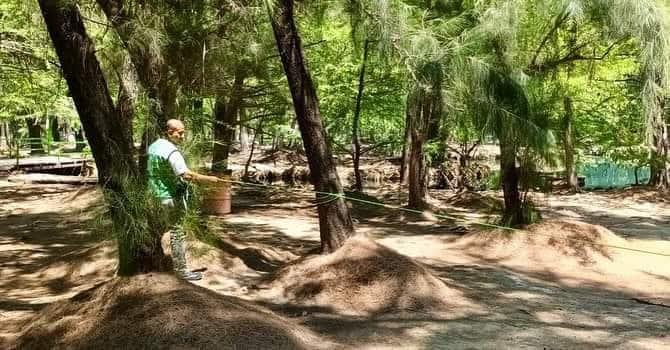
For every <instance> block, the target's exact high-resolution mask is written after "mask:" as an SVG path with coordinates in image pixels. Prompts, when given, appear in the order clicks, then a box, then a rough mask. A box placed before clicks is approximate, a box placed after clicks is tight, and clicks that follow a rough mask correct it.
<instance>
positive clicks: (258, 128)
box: [242, 118, 263, 180]
mask: <svg viewBox="0 0 670 350" xmlns="http://www.w3.org/2000/svg"><path fill="white" fill-rule="evenodd" d="M258 135H263V118H261V119H260V120H258V125H257V126H256V132H254V138H253V139H252V140H251V150H250V151H249V157H248V158H247V162H246V163H244V173H243V174H242V178H243V179H245V180H246V179H247V178H248V177H249V166H251V161H252V160H253V159H254V151H255V150H256V138H257V137H258Z"/></svg>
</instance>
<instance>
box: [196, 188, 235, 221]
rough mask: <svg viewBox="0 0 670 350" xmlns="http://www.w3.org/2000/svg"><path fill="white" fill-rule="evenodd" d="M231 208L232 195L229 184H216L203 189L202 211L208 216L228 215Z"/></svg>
mask: <svg viewBox="0 0 670 350" xmlns="http://www.w3.org/2000/svg"><path fill="white" fill-rule="evenodd" d="M231 207H232V195H231V193H230V184H228V183H223V184H216V185H210V186H207V187H206V188H205V193H204V198H203V203H202V210H203V212H204V213H205V214H208V215H226V214H230V212H231Z"/></svg>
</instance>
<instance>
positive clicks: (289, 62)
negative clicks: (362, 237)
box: [270, 0, 355, 253]
mask: <svg viewBox="0 0 670 350" xmlns="http://www.w3.org/2000/svg"><path fill="white" fill-rule="evenodd" d="M270 12H271V14H270V19H271V23H272V29H273V32H274V35H275V40H276V42H277V48H278V50H279V56H280V57H281V61H282V65H283V66H284V72H285V73H286V78H287V80H288V84H289V89H290V90H291V96H292V98H293V106H294V108H295V115H296V118H297V120H298V125H299V126H300V133H301V134H302V141H303V144H304V147H305V153H306V155H307V160H308V163H309V169H310V176H311V178H312V183H313V184H314V187H315V190H316V191H318V192H321V193H335V194H340V193H342V185H341V183H340V179H339V177H338V175H337V168H336V165H335V162H334V160H333V156H332V153H331V150H330V148H329V147H328V143H327V138H326V132H325V130H324V128H323V124H322V122H321V115H320V111H319V99H318V97H317V95H316V90H315V89H314V84H313V83H312V78H311V76H310V74H309V72H308V70H307V67H306V65H305V62H304V58H303V54H302V45H301V43H300V36H299V34H298V30H297V28H296V26H295V23H294V20H293V0H278V1H277V5H276V8H275V9H274V11H272V10H270ZM316 197H317V201H318V202H319V203H320V204H319V206H318V212H319V231H320V233H321V250H322V251H323V252H324V253H330V252H333V251H335V250H336V249H338V248H339V247H341V246H342V245H343V244H344V242H345V240H346V239H347V238H348V237H350V236H352V235H354V233H355V231H354V225H353V222H352V220H351V216H350V215H349V208H348V207H347V204H346V203H345V201H344V199H343V198H331V197H330V196H325V195H323V194H317V196H316Z"/></svg>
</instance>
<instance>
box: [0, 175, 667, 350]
mask: <svg viewBox="0 0 670 350" xmlns="http://www.w3.org/2000/svg"><path fill="white" fill-rule="evenodd" d="M76 191H77V190H76V188H73V187H68V186H18V187H17V186H16V185H13V184H7V183H2V184H1V186H0V208H2V210H0V227H3V228H4V229H3V230H2V231H0V267H1V269H0V273H1V276H0V295H2V297H0V337H5V341H9V340H11V337H12V336H13V335H15V334H16V332H17V331H18V330H19V329H20V325H21V322H22V321H24V320H26V319H27V318H28V317H29V316H30V315H32V314H34V313H35V312H37V311H38V310H40V309H41V308H42V307H43V306H44V305H46V304H48V303H50V302H52V301H54V300H58V299H62V298H65V297H67V296H70V295H72V294H74V293H76V292H77V291H79V290H83V289H85V288H88V287H90V286H91V285H94V284H95V283H98V282H99V281H102V280H105V279H107V278H109V277H111V276H112V274H113V270H114V249H113V245H111V244H109V243H100V242H98V241H97V240H96V239H94V238H93V237H92V236H91V234H90V233H91V227H92V223H91V220H92V217H91V215H84V214H87V213H89V212H90V210H88V208H89V206H90V205H92V204H93V203H95V199H96V196H95V193H94V192H89V191H80V192H79V193H77V192H76ZM441 195H443V194H440V193H435V197H437V198H441V197H440V196H441ZM444 195H446V194H444ZM378 197H379V198H384V196H383V195H381V194H380V195H379V196H378ZM628 197H631V198H632V199H630V203H629V204H631V205H632V209H631V208H623V207H622V206H621V203H624V202H626V201H627V200H625V199H622V198H620V197H618V196H617V195H616V194H582V195H579V196H564V197H563V196H562V197H551V198H543V201H542V205H543V206H544V207H545V212H546V216H547V217H562V218H564V217H570V216H572V215H579V216H580V217H579V220H581V221H585V222H592V223H599V224H601V225H603V226H606V227H607V228H609V229H611V230H612V231H614V232H617V233H618V234H620V235H622V236H626V237H628V238H630V239H629V240H628V241H627V243H626V244H630V245H631V246H634V247H641V248H654V249H656V250H657V251H662V252H665V253H670V233H669V232H670V231H669V230H668V229H669V226H668V225H669V224H668V221H669V218H670V210H668V206H667V203H665V204H663V203H660V204H658V203H656V204H654V203H651V202H648V201H646V200H645V199H644V198H637V197H635V196H628ZM628 197H627V198H628ZM638 197H640V196H638ZM389 198H390V197H389ZM391 199H392V198H391ZM626 203H628V202H626ZM235 205H236V213H235V214H234V215H231V216H229V217H226V218H225V219H217V220H213V221H212V222H211V223H210V228H211V231H212V232H213V233H214V234H215V236H216V238H217V239H218V241H217V242H218V243H217V244H215V246H216V247H217V248H219V249H213V248H211V247H209V246H205V245H204V244H193V246H194V247H195V249H194V251H192V252H191V253H192V261H193V262H194V264H199V265H203V266H206V267H208V271H207V272H206V278H205V280H204V281H202V282H201V283H199V284H201V285H203V286H205V287H207V288H210V289H213V290H215V291H218V292H220V293H224V294H230V295H235V296H239V297H243V298H246V299H249V300H255V301H259V300H258V297H259V295H260V294H261V293H260V291H257V290H254V289H253V286H254V285H255V283H256V282H257V281H258V279H259V278H261V277H263V276H266V275H268V274H269V273H271V272H272V271H275V270H276V269H277V268H278V267H280V266H282V265H283V264H285V263H286V262H287V261H290V260H292V259H295V258H297V257H298V256H300V255H303V254H306V253H308V252H309V251H312V250H314V249H315V248H317V247H318V226H317V220H316V215H315V211H314V210H313V208H312V207H311V206H310V205H311V202H310V200H309V198H305V197H304V196H302V195H288V194H286V193H283V192H275V193H268V192H258V191H253V192H252V191H245V192H244V193H238V194H237V195H236V197H235ZM445 208H446V207H445ZM447 209H450V210H453V211H454V212H458V213H460V214H461V215H465V216H470V217H472V218H481V217H485V213H482V212H477V211H474V210H472V209H471V208H463V207H461V208H458V207H451V208H447ZM630 210H633V211H634V212H631V211H630ZM631 213H634V215H630V214H631ZM626 215H630V216H634V217H635V218H634V220H633V221H626V220H625V217H626ZM355 217H356V221H357V228H358V230H359V231H360V232H364V233H366V234H368V235H370V236H372V237H373V238H375V239H376V240H378V241H379V242H381V243H383V244H385V245H387V246H390V247H392V248H393V249H396V250H398V251H399V252H401V253H403V254H406V255H409V256H412V257H414V258H416V259H418V260H419V261H421V262H423V263H424V264H426V265H428V266H429V267H430V268H431V269H432V270H433V271H435V273H436V274H437V275H438V276H439V277H440V278H441V279H442V280H443V281H444V282H445V283H446V284H447V285H448V286H449V287H451V288H454V289H456V290H458V291H460V294H461V295H462V298H463V301H464V303H462V304H463V305H471V306H470V307H455V308H454V309H453V310H451V311H450V312H449V313H448V314H445V315H424V314H417V313H413V314H387V315H384V316H380V317H376V318H373V319H370V318H361V317H351V316H342V315H338V314H335V313H332V312H329V310H326V309H321V308H313V309H306V308H296V307H291V306H290V305H278V304H274V303H273V302H272V300H261V301H260V302H262V303H264V304H265V305H266V306H268V307H270V308H272V309H274V310H276V311H278V312H281V313H283V314H285V315H288V316H290V317H291V319H292V320H294V321H295V322H296V323H299V324H303V325H306V326H308V327H309V328H311V329H313V330H315V331H317V332H318V333H320V334H322V335H324V336H326V337H327V338H329V339H332V340H334V341H336V342H338V343H340V344H343V345H345V346H346V347H351V348H357V349H397V348H403V349H472V348H475V349H500V348H507V349H520V348H528V349H538V348H539V349H542V348H546V349H575V348H583V349H593V348H603V349H605V348H607V349H611V348H618V349H670V322H669V321H670V308H669V307H664V306H658V305H648V304H644V303H640V302H638V301H635V300H633V299H634V298H639V299H640V300H643V301H645V300H646V301H651V302H657V303H659V304H666V305H669V304H670V263H669V262H670V258H667V257H656V256H648V257H644V258H640V257H639V256H638V255H634V254H633V253H632V252H630V253H629V252H615V251H611V252H608V257H609V258H608V259H604V261H605V263H604V265H603V264H600V265H589V264H586V263H585V264H581V263H579V261H576V262H575V261H573V263H567V260H566V261H564V262H561V261H550V260H546V259H545V260H543V259H540V258H541V257H542V256H543V255H544V253H546V252H545V251H538V252H536V253H537V254H536V255H538V256H539V257H538V258H537V259H535V257H534V256H535V255H528V256H529V258H528V259H526V258H527V257H526V256H524V257H523V258H521V257H519V256H516V257H515V256H492V255H490V254H487V253H486V252H484V251H483V250H480V248H479V247H468V246H464V245H463V243H462V238H461V234H456V233H454V232H453V231H452V229H453V226H454V223H451V222H443V221H439V220H433V219H431V218H430V217H428V218H426V217H412V216H407V215H400V214H398V213H390V212H387V211H378V210H376V209H373V208H367V207H360V206H356V210H355ZM573 218H574V217H573ZM627 222H629V223H630V224H627ZM566 259H573V257H566ZM573 260H574V259H573ZM571 261H572V260H571ZM608 261H609V262H608ZM410 287H411V286H410ZM466 301H467V302H466ZM0 347H2V343H0Z"/></svg>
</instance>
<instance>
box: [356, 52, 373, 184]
mask: <svg viewBox="0 0 670 350" xmlns="http://www.w3.org/2000/svg"><path fill="white" fill-rule="evenodd" d="M369 46H370V42H369V41H368V40H365V44H364V45H363V62H362V63H361V71H360V73H359V75H358V94H357V95H356V109H355V110H354V120H353V122H352V143H353V145H354V152H353V161H354V178H355V183H354V190H356V192H363V178H362V176H361V169H360V165H361V135H360V125H361V103H362V102H363V90H364V89H365V65H366V64H367V62H368V48H369Z"/></svg>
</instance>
